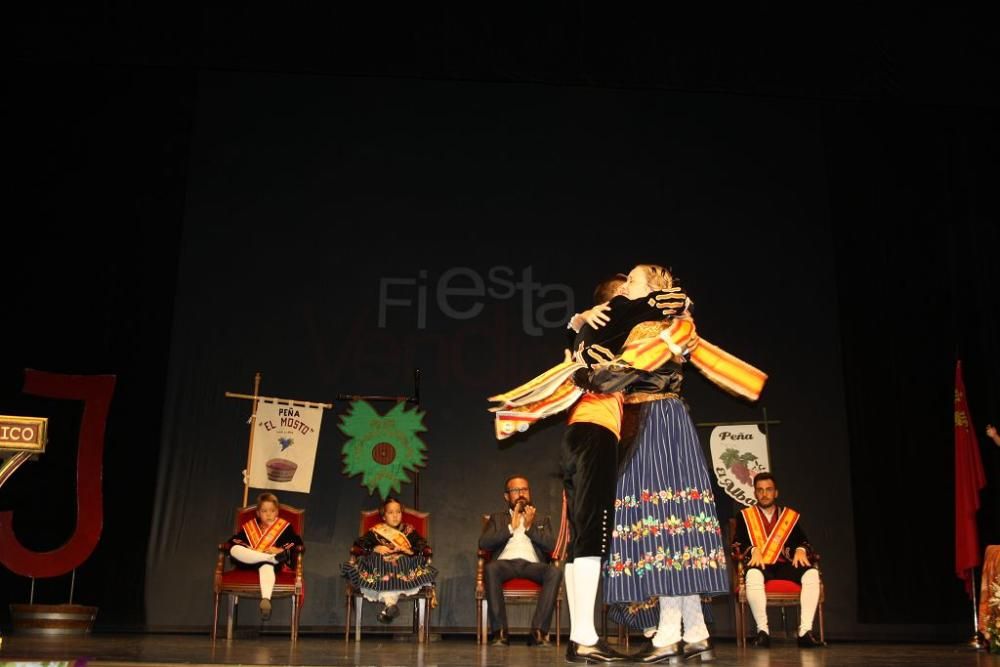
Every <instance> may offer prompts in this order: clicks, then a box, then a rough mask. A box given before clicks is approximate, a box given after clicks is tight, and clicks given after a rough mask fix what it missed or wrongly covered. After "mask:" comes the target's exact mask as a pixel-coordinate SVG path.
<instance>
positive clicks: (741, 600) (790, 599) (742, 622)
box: [729, 517, 826, 646]
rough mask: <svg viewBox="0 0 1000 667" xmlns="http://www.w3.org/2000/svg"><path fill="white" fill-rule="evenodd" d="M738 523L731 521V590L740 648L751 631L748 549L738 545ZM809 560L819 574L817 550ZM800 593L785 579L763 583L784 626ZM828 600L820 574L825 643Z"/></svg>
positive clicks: (820, 613) (822, 638) (820, 611)
mask: <svg viewBox="0 0 1000 667" xmlns="http://www.w3.org/2000/svg"><path fill="white" fill-rule="evenodd" d="M736 520H737V519H736V518H735V517H732V518H730V519H729V544H730V548H731V550H732V551H731V553H732V557H733V565H734V567H733V574H732V588H731V590H732V594H733V611H734V615H735V616H736V643H737V645H738V646H746V643H747V632H748V629H747V618H746V617H747V612H746V606H747V591H746V580H745V575H746V572H744V568H743V556H744V553H745V551H746V550H745V549H744V548H743V545H740V544H737V543H736V542H735V538H736ZM809 561H810V562H811V563H812V564H813V565H814V566H815V567H816V571H817V572H819V561H820V556H819V554H818V553H816V552H815V551H814V552H812V553H811V554H809ZM801 591H802V587H801V586H800V585H799V584H798V583H797V582H794V581H786V580H784V579H772V580H771V581H769V582H767V583H766V584H764V593H765V594H766V595H767V606H768V607H780V608H781V619H782V623H783V624H784V620H785V607H798V606H799V593H800V592H801ZM825 598H826V588H825V587H824V585H823V575H822V573H820V580H819V606H818V607H817V609H816V612H817V616H818V617H819V639H820V641H826V638H825V636H824V632H823V631H824V628H823V600H824V599H825Z"/></svg>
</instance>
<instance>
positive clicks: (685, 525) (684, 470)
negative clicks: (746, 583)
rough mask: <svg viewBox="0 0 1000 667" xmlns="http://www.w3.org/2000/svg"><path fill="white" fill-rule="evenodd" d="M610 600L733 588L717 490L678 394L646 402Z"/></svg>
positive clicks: (614, 544) (630, 467) (609, 566)
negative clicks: (723, 540) (716, 498)
mask: <svg viewBox="0 0 1000 667" xmlns="http://www.w3.org/2000/svg"><path fill="white" fill-rule="evenodd" d="M604 575H605V576H604V598H605V601H607V602H608V603H616V602H626V603H629V602H642V601H645V600H647V599H649V598H650V597H652V596H659V595H668V596H675V595H711V594H716V593H725V592H726V591H727V590H728V585H727V575H726V555H725V550H724V549H723V546H722V534H721V531H720V528H719V516H718V513H717V512H716V510H715V492H714V491H713V486H712V482H711V480H710V478H709V473H708V468H707V467H706V465H705V457H704V455H703V454H702V452H701V444H700V443H699V442H698V435H697V433H696V432H695V429H694V424H693V423H692V422H691V418H690V417H689V416H688V413H687V409H686V408H685V407H684V404H683V403H682V402H681V401H680V400H679V399H672V398H671V399H665V400H660V401H650V402H649V403H645V404H644V405H643V406H642V417H641V426H640V429H639V433H638V435H637V436H636V439H635V442H634V443H633V444H632V446H631V447H630V449H629V454H628V459H627V460H626V461H625V464H624V466H623V468H622V471H621V474H620V476H619V478H618V486H617V489H616V493H615V514H614V529H613V531H612V534H611V549H610V551H609V554H608V561H607V562H606V563H605V564H604Z"/></svg>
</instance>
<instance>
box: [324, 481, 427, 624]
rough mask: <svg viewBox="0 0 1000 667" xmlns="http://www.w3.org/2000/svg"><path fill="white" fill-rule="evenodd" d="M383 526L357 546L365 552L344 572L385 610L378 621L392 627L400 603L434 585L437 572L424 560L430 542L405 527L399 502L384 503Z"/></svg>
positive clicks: (407, 525)
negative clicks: (407, 596)
mask: <svg viewBox="0 0 1000 667" xmlns="http://www.w3.org/2000/svg"><path fill="white" fill-rule="evenodd" d="M381 514H382V523H378V524H375V525H374V526H372V528H371V530H369V531H368V532H367V533H365V534H364V535H362V536H361V537H359V538H358V539H357V540H355V542H354V546H356V547H359V548H361V549H362V550H364V552H365V553H364V555H362V556H360V557H359V558H358V559H357V562H355V563H344V564H343V565H342V566H341V571H342V572H343V574H344V576H345V577H347V578H348V579H349V580H350V582H351V583H352V584H353V585H354V586H356V587H357V588H358V589H359V590H360V591H361V594H362V595H364V597H365V599H366V600H371V601H372V602H381V603H383V604H384V605H385V606H384V608H383V609H382V611H380V612H379V615H378V620H379V621H381V622H382V623H391V622H392V619H394V618H395V617H396V616H398V615H399V607H397V606H396V603H397V602H398V601H399V598H400V596H402V595H413V594H415V593H417V592H418V591H419V590H420V589H421V588H423V587H424V586H426V585H427V584H432V583H434V580H435V579H436V578H437V569H436V568H435V567H434V566H432V565H430V564H429V563H428V562H427V560H426V559H425V558H424V556H423V553H422V552H423V550H424V547H425V546H427V540H426V539H425V538H423V537H422V536H421V535H420V533H418V532H417V531H416V530H414V528H413V526H411V525H410V524H408V523H403V505H402V503H400V502H399V501H398V500H396V499H395V498H392V497H389V498H386V499H385V501H384V502H383V503H382V512H381Z"/></svg>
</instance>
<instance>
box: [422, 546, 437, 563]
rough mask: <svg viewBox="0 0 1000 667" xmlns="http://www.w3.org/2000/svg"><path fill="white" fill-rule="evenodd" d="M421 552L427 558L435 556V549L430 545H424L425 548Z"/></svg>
mask: <svg viewBox="0 0 1000 667" xmlns="http://www.w3.org/2000/svg"><path fill="white" fill-rule="evenodd" d="M421 553H422V554H423V555H424V558H426V559H427V560H430V559H431V557H432V556H434V550H433V549H431V548H430V547H429V546H428V547H424V550H423V551H422V552H421Z"/></svg>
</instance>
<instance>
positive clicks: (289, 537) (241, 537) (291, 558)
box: [229, 493, 302, 621]
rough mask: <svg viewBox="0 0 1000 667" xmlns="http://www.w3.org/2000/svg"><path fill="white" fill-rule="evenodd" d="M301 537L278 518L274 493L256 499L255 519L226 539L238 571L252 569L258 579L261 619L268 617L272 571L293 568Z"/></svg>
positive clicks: (273, 573)
mask: <svg viewBox="0 0 1000 667" xmlns="http://www.w3.org/2000/svg"><path fill="white" fill-rule="evenodd" d="M300 544H302V538H301V537H299V536H298V535H296V534H295V531H294V530H293V529H292V526H291V524H289V523H288V521H287V520H285V519H282V518H281V517H279V516H278V497H277V496H275V495H274V494H273V493H262V494H260V495H259V496H257V516H256V517H255V518H253V519H250V520H249V521H247V522H246V523H245V524H243V527H242V528H241V530H240V532H238V533H236V534H235V535H233V536H232V537H230V538H229V557H230V558H231V559H232V562H233V564H234V565H235V566H236V567H239V568H246V569H255V570H257V575H258V577H259V578H260V619H261V620H262V621H266V620H268V619H269V618H271V593H272V591H273V590H274V580H275V570H277V569H278V568H290V569H295V560H296V558H298V550H297V549H296V547H297V546H299V545H300Z"/></svg>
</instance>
